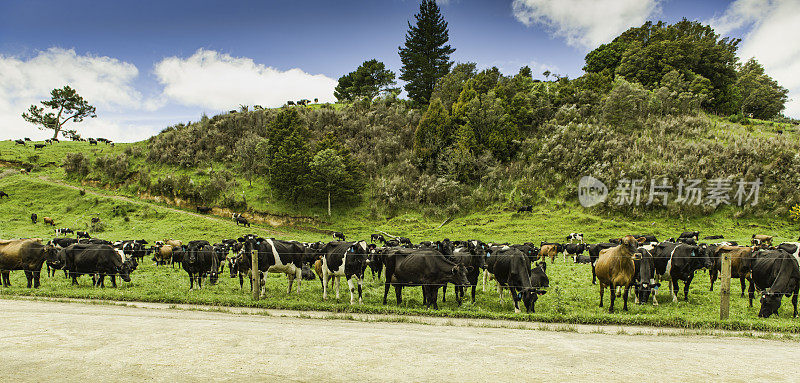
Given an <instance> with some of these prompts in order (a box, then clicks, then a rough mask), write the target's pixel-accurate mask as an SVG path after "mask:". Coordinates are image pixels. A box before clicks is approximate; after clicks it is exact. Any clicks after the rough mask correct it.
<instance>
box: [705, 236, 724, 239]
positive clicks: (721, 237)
mask: <svg viewBox="0 0 800 383" xmlns="http://www.w3.org/2000/svg"><path fill="white" fill-rule="evenodd" d="M703 239H725V237H724V236H721V235H709V236H706V237H703Z"/></svg>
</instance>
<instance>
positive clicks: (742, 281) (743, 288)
mask: <svg viewBox="0 0 800 383" xmlns="http://www.w3.org/2000/svg"><path fill="white" fill-rule="evenodd" d="M739 284H741V285H742V294H741V295H740V296H739V297H740V298H744V290H745V287H744V276H741V277H739ZM750 307H753V306H750Z"/></svg>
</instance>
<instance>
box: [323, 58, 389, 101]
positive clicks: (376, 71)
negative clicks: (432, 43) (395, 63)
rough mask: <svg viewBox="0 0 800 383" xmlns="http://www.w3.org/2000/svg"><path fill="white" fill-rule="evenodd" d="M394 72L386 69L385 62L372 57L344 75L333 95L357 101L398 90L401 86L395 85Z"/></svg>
mask: <svg viewBox="0 0 800 383" xmlns="http://www.w3.org/2000/svg"><path fill="white" fill-rule="evenodd" d="M394 78H395V74H394V72H392V71H390V70H388V69H386V65H384V63H382V62H380V61H378V60H376V59H372V60H367V61H364V62H363V63H362V64H361V65H359V66H358V68H357V69H356V70H355V71H353V72H350V73H348V74H346V75H344V76H342V77H339V83H338V84H337V85H336V89H334V90H333V95H334V96H335V97H336V99H337V100H339V101H355V100H360V99H362V98H368V99H370V100H372V99H374V98H375V97H378V96H379V95H381V94H385V93H388V92H398V93H399V90H400V88H395V87H393V86H394V85H395V84H396V82H395V80H394Z"/></svg>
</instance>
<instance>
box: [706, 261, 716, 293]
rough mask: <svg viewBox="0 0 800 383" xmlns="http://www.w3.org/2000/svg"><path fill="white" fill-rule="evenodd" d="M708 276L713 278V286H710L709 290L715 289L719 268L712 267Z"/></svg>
mask: <svg viewBox="0 0 800 383" xmlns="http://www.w3.org/2000/svg"><path fill="white" fill-rule="evenodd" d="M708 278H709V279H710V280H711V288H709V289H708V291H714V282H716V281H717V269H715V268H713V267H712V268H711V270H709V271H708Z"/></svg>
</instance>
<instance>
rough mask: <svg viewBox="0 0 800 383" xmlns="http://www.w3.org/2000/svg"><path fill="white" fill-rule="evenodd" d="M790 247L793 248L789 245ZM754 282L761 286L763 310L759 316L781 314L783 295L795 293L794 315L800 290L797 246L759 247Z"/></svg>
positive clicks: (766, 316) (754, 269)
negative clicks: (788, 247)
mask: <svg viewBox="0 0 800 383" xmlns="http://www.w3.org/2000/svg"><path fill="white" fill-rule="evenodd" d="M790 250H791V249H790ZM752 270H753V274H752V275H753V282H754V283H755V286H756V288H758V289H759V290H761V292H762V293H761V310H759V312H758V316H759V317H761V318H769V317H770V316H771V315H772V314H776V315H777V314H778V308H779V307H780V306H781V298H783V296H784V295H785V296H786V297H787V298H788V297H792V306H794V311H793V313H792V316H793V317H797V295H798V293H799V292H800V265H798V248H797V244H795V245H794V252H792V253H789V252H787V250H786V248H785V247H784V248H780V247H779V248H778V249H777V250H760V251H758V252H757V253H756V256H755V259H754V261H753V267H752Z"/></svg>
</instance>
